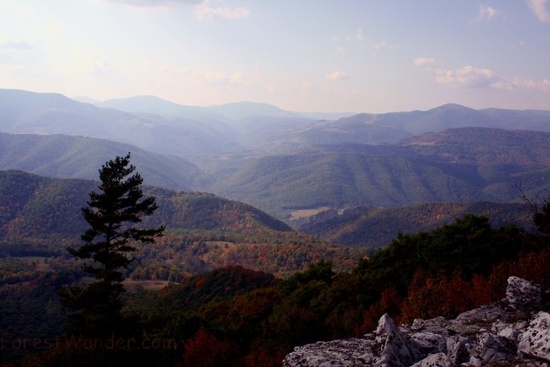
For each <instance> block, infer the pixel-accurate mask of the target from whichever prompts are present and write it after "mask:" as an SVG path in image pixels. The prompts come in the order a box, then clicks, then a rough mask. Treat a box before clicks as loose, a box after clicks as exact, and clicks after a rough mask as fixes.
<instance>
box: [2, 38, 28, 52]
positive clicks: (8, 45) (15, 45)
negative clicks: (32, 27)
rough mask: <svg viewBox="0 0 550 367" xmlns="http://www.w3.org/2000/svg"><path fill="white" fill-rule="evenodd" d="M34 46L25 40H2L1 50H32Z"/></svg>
mask: <svg viewBox="0 0 550 367" xmlns="http://www.w3.org/2000/svg"><path fill="white" fill-rule="evenodd" d="M32 49H33V46H32V45H31V44H30V43H28V42H26V41H23V40H5V41H2V40H0V50H32Z"/></svg>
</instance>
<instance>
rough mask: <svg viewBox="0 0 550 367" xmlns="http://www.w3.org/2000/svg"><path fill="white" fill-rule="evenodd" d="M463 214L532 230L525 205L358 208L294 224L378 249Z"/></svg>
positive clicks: (306, 230)
mask: <svg viewBox="0 0 550 367" xmlns="http://www.w3.org/2000/svg"><path fill="white" fill-rule="evenodd" d="M466 214H475V215H482V216H485V217H488V218H489V219H490V221H491V224H492V225H494V226H502V225H508V224H515V225H518V226H520V227H524V228H531V227H532V223H531V215H532V214H531V211H530V208H529V205H527V204H524V203H515V204H503V203H492V202H473V203H459V202H455V203H422V204H416V205H410V206H406V207H399V208H374V207H357V208H353V209H347V210H345V211H344V212H343V213H342V214H340V215H339V214H338V213H336V211H328V212H323V213H320V214H318V215H316V216H314V217H311V218H308V219H305V220H301V221H296V223H295V225H296V226H297V229H298V231H300V232H302V233H309V234H312V235H316V236H318V237H320V238H322V239H324V240H327V241H329V242H331V243H339V244H342V245H345V246H354V247H370V248H378V247H381V246H385V245H387V244H388V243H390V242H391V241H392V240H393V239H394V238H395V237H397V235H398V234H399V233H405V234H412V233H418V232H422V231H429V230H432V229H435V228H437V227H439V226H442V225H444V224H446V223H452V222H453V221H454V220H455V219H456V218H460V217H463V216H464V215H466Z"/></svg>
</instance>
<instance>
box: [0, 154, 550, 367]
mask: <svg viewBox="0 0 550 367" xmlns="http://www.w3.org/2000/svg"><path fill="white" fill-rule="evenodd" d="M129 158H130V154H128V155H127V156H126V157H117V158H116V159H115V160H114V161H109V162H107V163H106V164H105V165H104V166H103V167H102V169H101V170H100V182H99V185H98V182H94V181H83V180H59V179H47V178H42V177H38V176H33V175H29V174H25V173H22V172H18V171H8V172H5V173H3V174H2V175H0V194H1V195H2V201H1V202H2V205H3V209H4V210H3V211H2V217H1V218H0V231H1V235H2V238H4V241H3V242H2V243H0V246H1V247H0V254H1V256H0V314H1V315H2V318H1V320H0V330H2V332H1V335H0V363H1V365H2V366H21V367H23V366H61V365H62V366H97V365H102V366H120V365H132V364H137V363H139V364H147V365H151V366H201V367H208V366H246V367H248V366H250V367H252V366H266V367H271V366H273V367H275V366H280V365H281V363H282V360H283V358H284V356H285V355H286V354H288V353H289V352H291V351H292V350H293V348H294V347H295V346H298V345H303V344H307V343H311V342H316V341H320V340H331V339H338V338H349V337H357V336H361V335H363V334H365V333H367V332H369V331H371V330H373V329H374V328H375V327H376V324H377V321H378V319H379V318H380V317H381V315H383V314H384V313H389V314H390V315H391V317H392V318H393V319H395V320H396V321H397V322H399V323H406V322H411V321H412V320H414V319H415V318H432V317H435V316H443V317H454V316H456V315H457V314H459V313H461V312H463V311H466V310H468V309H471V308H474V307H477V306H480V305H483V304H487V303H490V302H493V301H496V300H499V299H501V298H502V297H503V296H504V294H505V289H506V283H507V278H508V277H509V276H512V275H515V276H519V277H522V278H525V279H527V280H530V281H532V282H535V283H538V284H541V285H542V286H543V287H544V288H545V289H548V288H549V287H550V276H549V274H548V270H547V269H548V268H549V267H550V201H549V198H548V197H541V196H539V197H536V198H535V199H530V198H528V197H526V196H524V200H525V201H526V203H525V205H526V207H528V208H530V210H531V212H530V217H529V218H528V222H529V226H525V227H523V226H520V225H517V224H510V222H509V221H508V220H503V222H508V224H495V221H494V220H493V221H491V220H490V219H489V217H488V216H484V215H475V214H469V213H465V214H464V215H461V216H460V217H459V218H456V219H454V220H453V221H451V222H448V223H444V224H441V225H438V226H437V227H435V228H432V229H429V230H419V231H417V232H414V233H399V234H398V235H397V236H395V237H394V238H393V239H391V240H390V241H389V242H388V243H387V244H386V245H384V246H381V247H379V248H378V249H377V250H374V249H372V248H368V247H364V246H363V247H361V246H356V247H354V246H342V245H335V244H332V243H330V242H327V241H324V240H321V239H319V237H317V236H315V235H311V234H309V235H308V234H302V233H300V232H297V231H295V230H293V229H291V228H290V227H289V226H288V225H286V224H285V223H283V222H281V221H279V220H276V219H274V218H272V217H270V216H268V215H267V214H265V213H263V212H261V211H259V210H257V209H255V208H253V207H251V206H249V205H246V204H243V203H239V202H236V201H230V200H226V199H221V198H218V197H216V196H214V195H211V194H204V193H184V192H177V191H170V190H165V189H158V188H151V187H148V188H144V189H143V191H142V188H141V183H142V181H143V180H142V178H141V176H140V175H139V174H137V173H133V170H134V169H135V167H133V166H131V165H130V166H128V165H129ZM541 194H547V192H542V193H541ZM86 195H88V199H87V200H86ZM82 203H85V204H86V206H84V207H83V205H82ZM478 205H481V206H482V207H486V206H489V208H488V209H487V208H486V209H487V210H488V211H489V212H490V211H491V210H492V209H494V207H493V206H491V205H489V204H478ZM446 208H447V209H448V207H446ZM422 210H427V211H432V214H434V215H435V214H437V212H438V210H439V211H441V212H444V211H445V210H446V209H442V207H440V206H434V205H432V206H428V207H423V208H418V207H417V208H416V209H411V211H409V212H408V213H409V215H410V216H412V217H422V215H421V212H422ZM497 212H499V210H497ZM500 212H502V210H500ZM517 213H518V216H520V217H521V218H519V219H518V221H517V222H519V223H524V222H525V221H526V218H524V217H523V216H524V214H523V213H524V212H523V211H522V210H518V211H517ZM79 214H80V215H79ZM349 214H350V213H348V215H349ZM497 222H498V220H497ZM512 222H513V221H512ZM386 225H390V223H389V222H388V223H386ZM320 228H324V227H320ZM372 235H377V233H376V232H373V233H372ZM545 295H546V296H547V295H548V293H545ZM546 296H545V297H546ZM541 308H542V309H544V310H548V309H550V300H549V299H544V300H543V303H542V305H541Z"/></svg>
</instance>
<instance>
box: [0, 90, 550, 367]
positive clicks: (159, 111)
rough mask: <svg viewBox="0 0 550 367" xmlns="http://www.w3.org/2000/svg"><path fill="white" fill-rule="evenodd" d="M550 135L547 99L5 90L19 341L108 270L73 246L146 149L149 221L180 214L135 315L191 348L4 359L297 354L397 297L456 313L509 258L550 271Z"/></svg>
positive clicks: (6, 265) (128, 316)
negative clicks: (278, 102)
mask: <svg viewBox="0 0 550 367" xmlns="http://www.w3.org/2000/svg"><path fill="white" fill-rule="evenodd" d="M549 143H550V112H547V111H512V110H494V109H487V110H479V111H476V110H473V109H470V108H467V107H463V106H458V105H453V104H450V105H444V106H440V107H436V108H434V109H432V110H429V111H411V112H398V113H389V114H366V113H363V114H357V115H350V116H337V117H335V119H334V120H325V119H319V118H318V117H312V116H311V115H307V116H306V115H305V114H304V115H300V114H298V113H294V112H288V111H283V110H281V109H278V108H276V107H275V106H270V105H264V104H254V103H236V104H230V105H223V106H211V107H193V106H181V105H175V104H172V103H169V102H167V101H163V100H160V99H158V98H156V97H151V96H144V97H136V98H130V99H127V100H113V101H105V102H101V103H99V102H98V103H96V104H95V105H94V104H89V103H82V102H77V101H75V100H71V99H69V98H67V97H64V96H62V95H58V94H37V93H31V92H26V91H20V90H18V91H14V90H0V209H1V210H0V295H1V298H0V313H1V314H2V318H1V319H0V327H1V329H2V330H3V334H2V336H1V337H2V339H1V343H2V347H3V346H4V345H8V346H11V347H13V345H15V344H14V343H15V342H16V341H19V340H22V339H24V338H28V337H29V335H32V337H33V338H34V340H38V341H48V340H53V339H52V338H59V337H60V335H65V334H64V332H65V331H64V330H65V329H64V328H65V326H66V323H67V319H66V310H65V309H64V308H63V307H62V304H61V302H60V296H59V293H58V292H59V290H60V289H66V288H67V287H74V286H77V285H82V284H88V283H90V282H91V280H92V278H90V277H89V274H87V273H85V272H84V271H83V269H82V265H83V262H82V261H77V260H76V259H75V258H73V257H72V256H70V255H69V253H68V252H67V247H73V246H78V245H79V244H80V243H81V237H80V236H81V235H82V233H83V232H84V231H85V230H86V222H85V220H84V219H83V217H82V212H81V209H82V207H84V206H85V205H86V202H87V200H88V198H89V193H90V192H91V191H94V190H96V189H97V187H98V178H97V174H98V168H99V167H101V165H102V164H104V163H105V162H106V161H107V160H109V159H112V158H113V157H114V156H123V155H126V154H127V153H128V152H131V154H132V162H133V163H134V164H135V166H136V168H137V171H139V172H140V174H141V175H142V176H143V178H144V186H143V190H144V194H145V195H147V196H154V197H155V199H156V202H157V204H158V210H156V211H155V212H154V214H153V215H151V216H149V217H147V218H144V220H143V225H144V226H153V227H156V226H159V225H165V226H166V230H165V233H164V236H163V237H161V238H158V239H157V241H156V242H155V243H154V244H153V245H150V246H141V247H140V248H139V249H138V250H137V251H135V252H134V253H132V257H133V258H134V259H135V260H136V261H132V262H131V263H130V264H129V266H127V267H126V268H125V269H124V274H123V276H124V278H125V280H124V283H123V284H124V288H125V289H126V290H127V291H128V292H127V294H125V298H124V307H123V309H122V311H123V315H124V319H125V320H127V322H128V323H130V324H131V325H132V328H133V329H132V331H131V333H133V334H129V335H132V338H133V337H136V338H137V339H136V340H151V338H152V340H167V341H170V342H172V341H173V342H174V343H176V344H173V345H179V346H180V347H181V348H182V349H178V350H173V349H170V350H163V349H159V350H149V351H144V350H139V349H136V350H127V351H124V352H121V353H112V351H105V350H101V353H96V350H86V349H85V348H84V349H82V348H79V347H78V346H76V347H75V346H69V347H61V348H58V347H56V348H50V349H48V350H39V351H37V350H35V351H32V352H29V351H23V350H20V349H17V348H6V349H5V350H4V349H2V348H0V349H1V351H2V352H3V353H2V354H1V355H0V363H4V362H6V363H8V365H10V364H9V363H11V362H10V361H13V360H18V359H20V360H21V361H22V362H21V363H22V365H36V363H46V364H47V363H50V362H51V365H59V363H61V362H60V361H63V362H62V363H66V362H67V361H69V362H67V363H73V364H74V365H80V364H81V363H82V361H83V360H85V361H91V362H90V363H94V361H97V363H98V364H102V363H103V362H105V361H113V360H117V358H124V362H125V363H128V362H129V361H132V363H136V364H137V362H138V361H139V363H143V362H147V363H149V364H151V365H158V364H159V363H160V364H164V365H177V364H178V363H180V362H181V361H185V363H191V364H192V363H194V362H193V361H195V362H196V361H198V362H197V364H196V365H200V366H202V365H203V364H204V363H205V362H204V361H205V360H207V358H210V357H211V356H215V357H212V360H211V361H210V362H211V363H210V362H209V363H210V364H209V365H217V363H219V361H220V360H224V361H227V363H228V364H229V365H250V366H256V365H262V366H280V364H281V361H282V360H283V358H284V356H285V354H287V353H289V352H290V351H291V350H292V349H293V348H294V347H295V346H296V345H303V344H306V343H310V342H315V341H318V340H321V339H324V340H328V339H333V338H341V337H350V336H360V335H362V334H364V333H365V332H367V331H369V330H372V329H373V328H375V327H376V322H377V320H378V318H379V317H380V315H381V314H382V313H384V312H389V313H392V317H396V320H399V321H411V320H412V319H414V318H417V317H427V316H434V315H443V316H445V317H450V316H453V315H456V314H458V313H459V312H462V311H464V310H466V309H469V308H472V307H476V306H478V305H481V304H484V303H486V302H490V301H494V300H498V299H500V298H502V295H503V292H504V289H505V284H504V283H505V279H506V277H507V276H510V275H516V276H522V277H525V278H526V279H530V280H532V281H537V282H540V283H541V284H543V285H544V287H548V284H549V280H548V277H547V268H548V261H549V251H548V234H547V233H546V232H545V229H544V228H546V227H544V223H545V220H547V218H546V217H544V216H543V217H539V220H538V222H536V223H535V220H534V218H535V217H534V215H533V213H539V214H544V213H546V215H547V212H548V196H547V195H546V194H547V190H548V182H549V181H550V151H549V146H550V144H549ZM540 218H542V219H540ZM545 218H546V219H545ZM455 290H457V291H455ZM457 294H459V295H460V296H457ZM434 300H437V302H436V301H434ZM544 302H546V303H543V305H542V307H547V304H548V300H544ZM545 305H546V306H545ZM117 332H118V330H117ZM143 338H145V339H143ZM171 345H172V344H171ZM117 352H118V351H117ZM159 361H160V362H159Z"/></svg>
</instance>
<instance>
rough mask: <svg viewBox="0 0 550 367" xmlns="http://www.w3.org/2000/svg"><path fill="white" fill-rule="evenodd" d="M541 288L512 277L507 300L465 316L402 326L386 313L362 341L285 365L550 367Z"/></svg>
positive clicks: (315, 347)
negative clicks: (540, 308)
mask: <svg viewBox="0 0 550 367" xmlns="http://www.w3.org/2000/svg"><path fill="white" fill-rule="evenodd" d="M541 301H542V290H541V287H540V286H538V285H535V284H532V283H530V282H528V281H526V280H524V279H520V278H517V277H510V278H509V279H508V288H507V290H506V298H505V299H503V300H501V301H498V302H494V303H492V304H489V305H485V306H482V307H479V308H476V309H474V310H471V311H467V312H464V313H462V314H460V315H459V316H457V317H456V318H455V319H452V320H447V319H445V318H443V317H437V318H434V319H430V320H415V321H414V322H413V324H412V325H402V326H397V325H396V324H395V322H394V321H393V320H392V318H391V317H390V316H389V315H387V314H385V315H383V316H382V317H381V318H380V320H379V322H378V327H377V328H376V330H375V331H373V332H372V333H368V334H366V335H364V336H363V337H362V338H354V339H342V340H333V341H328V342H318V343H313V344H308V345H304V346H300V347H296V348H294V351H293V352H292V353H290V354H288V355H287V356H286V357H285V359H284V361H283V366H284V367H325V366H334V367H352V366H353V367H362V366H375V367H408V366H414V367H458V366H461V367H465V366H475V367H482V366H496V365H498V366H514V367H517V366H519V367H523V366H525V367H550V313H548V312H544V311H537V309H538V308H539V306H540V304H541Z"/></svg>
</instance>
